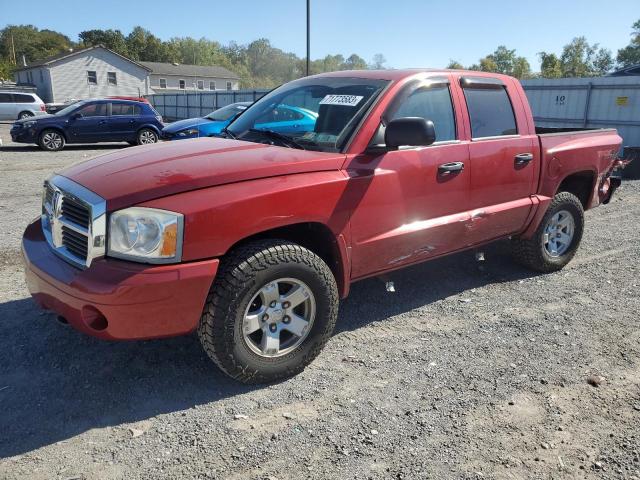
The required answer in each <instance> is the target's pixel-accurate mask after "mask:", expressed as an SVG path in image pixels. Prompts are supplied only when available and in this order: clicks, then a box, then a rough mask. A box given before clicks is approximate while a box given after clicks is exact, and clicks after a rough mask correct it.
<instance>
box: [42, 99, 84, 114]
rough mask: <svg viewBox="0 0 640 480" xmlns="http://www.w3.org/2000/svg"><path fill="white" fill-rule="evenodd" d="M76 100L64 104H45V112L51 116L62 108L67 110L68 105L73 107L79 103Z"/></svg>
mask: <svg viewBox="0 0 640 480" xmlns="http://www.w3.org/2000/svg"><path fill="white" fill-rule="evenodd" d="M79 101H80V100H78V99H69V100H66V101H64V102H58V103H47V104H45V110H46V112H47V113H49V114H51V115H53V114H54V113H58V112H59V111H60V110H62V109H63V108H67V107H68V106H69V105H73V104H74V103H77V102H79Z"/></svg>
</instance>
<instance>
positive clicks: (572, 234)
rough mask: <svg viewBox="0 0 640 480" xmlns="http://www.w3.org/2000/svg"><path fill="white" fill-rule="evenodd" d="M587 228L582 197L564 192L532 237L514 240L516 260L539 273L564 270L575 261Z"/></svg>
mask: <svg viewBox="0 0 640 480" xmlns="http://www.w3.org/2000/svg"><path fill="white" fill-rule="evenodd" d="M583 230H584V210H583V208H582V203H580V200H578V198H577V197H576V196H575V195H573V194H571V193H569V192H560V193H558V194H557V195H556V196H555V197H553V200H552V201H551V203H550V204H549V208H548V209H547V212H546V213H545V215H544V217H543V218H542V221H541V222H540V225H539V226H538V228H537V229H536V231H535V233H534V234H533V236H532V237H531V238H528V239H522V238H515V239H513V240H512V242H511V245H512V251H513V255H514V257H515V259H516V260H517V261H518V262H519V263H521V264H522V265H524V266H525V267H528V268H531V269H532V270H536V271H538V272H543V273H546V272H554V271H556V270H560V269H561V268H563V267H564V266H565V265H566V264H567V263H569V262H570V261H571V259H572V258H573V256H574V255H575V254H576V251H577V250H578V247H579V246H580V240H581V239H582V232H583Z"/></svg>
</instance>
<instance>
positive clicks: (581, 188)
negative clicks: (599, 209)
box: [556, 170, 596, 210]
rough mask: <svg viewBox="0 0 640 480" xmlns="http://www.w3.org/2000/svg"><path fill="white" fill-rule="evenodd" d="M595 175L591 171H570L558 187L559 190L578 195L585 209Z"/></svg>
mask: <svg viewBox="0 0 640 480" xmlns="http://www.w3.org/2000/svg"><path fill="white" fill-rule="evenodd" d="M595 179H596V176H595V174H594V173H593V172H592V171H589V170H587V171H584V172H576V173H572V174H571V175H569V176H568V177H566V178H565V179H564V180H562V183H561V184H560V186H559V187H558V191H557V192H556V193H559V192H569V193H572V194H573V195H575V196H576V197H578V199H579V200H580V203H582V207H583V208H584V209H585V210H586V209H587V207H588V205H589V200H590V199H591V192H592V191H593V183H594V182H595Z"/></svg>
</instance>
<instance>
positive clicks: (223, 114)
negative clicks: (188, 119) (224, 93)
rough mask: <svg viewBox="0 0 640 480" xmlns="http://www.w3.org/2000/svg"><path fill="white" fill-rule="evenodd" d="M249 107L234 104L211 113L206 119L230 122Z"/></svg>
mask: <svg viewBox="0 0 640 480" xmlns="http://www.w3.org/2000/svg"><path fill="white" fill-rule="evenodd" d="M248 106H249V105H245V104H242V103H232V104H231V105H227V106H226V107H222V108H219V109H218V110H216V111H215V112H211V113H210V114H209V115H207V116H206V117H204V118H208V119H209V120H214V121H218V122H223V121H225V120H230V119H231V118H233V117H234V116H235V115H237V114H238V113H240V112H242V111H243V110H246V109H247V107H248Z"/></svg>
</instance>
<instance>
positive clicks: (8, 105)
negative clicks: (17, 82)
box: [0, 93, 18, 120]
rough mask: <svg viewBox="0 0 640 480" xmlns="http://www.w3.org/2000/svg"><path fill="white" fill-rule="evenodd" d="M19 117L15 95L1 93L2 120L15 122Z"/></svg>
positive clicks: (0, 115) (0, 113)
mask: <svg viewBox="0 0 640 480" xmlns="http://www.w3.org/2000/svg"><path fill="white" fill-rule="evenodd" d="M17 116H18V113H17V112H16V104H15V103H14V101H13V95H11V94H10V93H0V120H15V119H16V118H17Z"/></svg>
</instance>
